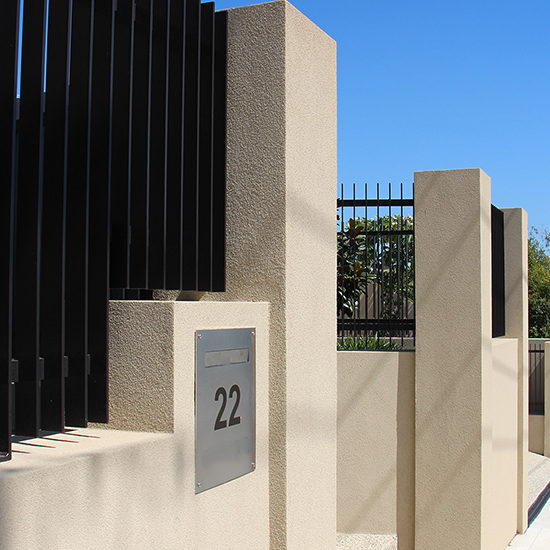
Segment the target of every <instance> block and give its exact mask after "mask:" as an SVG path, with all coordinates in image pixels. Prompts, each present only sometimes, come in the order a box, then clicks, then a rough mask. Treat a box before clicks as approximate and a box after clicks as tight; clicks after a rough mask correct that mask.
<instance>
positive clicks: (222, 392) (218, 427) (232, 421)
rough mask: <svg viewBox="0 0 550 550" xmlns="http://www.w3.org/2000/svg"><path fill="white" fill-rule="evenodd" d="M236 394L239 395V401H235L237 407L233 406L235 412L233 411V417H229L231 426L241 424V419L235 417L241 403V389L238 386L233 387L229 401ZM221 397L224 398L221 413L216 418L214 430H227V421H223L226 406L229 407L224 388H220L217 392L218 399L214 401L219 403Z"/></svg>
mask: <svg viewBox="0 0 550 550" xmlns="http://www.w3.org/2000/svg"><path fill="white" fill-rule="evenodd" d="M235 393H236V394H237V399H236V400H235V405H233V410H232V411H231V416H230V417H229V426H235V424H240V423H241V417H240V416H235V413H236V412H237V409H238V408H239V403H240V401H241V388H239V386H237V384H234V385H233V386H231V389H230V390H229V399H231V398H232V397H233V394H235ZM220 396H221V398H222V405H221V407H220V411H219V412H218V416H217V417H216V423H215V424H214V430H221V429H223V428H227V420H222V416H223V413H224V411H225V406H226V405H227V391H226V390H225V388H224V387H221V388H218V389H217V390H216V398H215V399H214V401H219V399H220Z"/></svg>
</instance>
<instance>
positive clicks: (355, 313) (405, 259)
mask: <svg viewBox="0 0 550 550" xmlns="http://www.w3.org/2000/svg"><path fill="white" fill-rule="evenodd" d="M372 188H374V190H375V196H374V197H369V189H372ZM361 191H362V194H363V197H362V198H359V197H358V196H357V193H358V188H357V186H356V185H353V188H352V197H351V198H345V197H344V187H343V186H342V188H341V195H340V198H339V199H338V202H337V206H338V218H339V221H338V297H337V302H338V323H337V326H338V337H339V339H340V341H341V342H343V341H344V340H348V339H351V340H353V341H355V342H358V341H359V340H363V343H366V342H365V340H372V341H373V342H372V343H373V344H374V341H375V342H376V343H375V345H374V347H384V345H383V344H384V343H388V344H389V346H390V347H393V346H394V345H398V346H400V347H404V346H405V342H408V345H409V347H411V345H412V346H414V336H415V321H414V216H413V207H414V200H413V197H412V196H409V197H405V196H404V187H403V184H401V185H400V186H399V191H398V197H395V196H393V195H392V185H391V184H388V187H387V193H385V195H386V196H384V197H382V196H381V186H380V184H377V185H376V186H370V187H369V186H368V185H364V186H363V187H362V189H361ZM381 342H382V344H381Z"/></svg>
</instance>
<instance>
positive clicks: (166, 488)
mask: <svg viewBox="0 0 550 550" xmlns="http://www.w3.org/2000/svg"><path fill="white" fill-rule="evenodd" d="M114 306H115V307H114V308H113V309H114V310H115V311H116V312H117V313H116V315H114V314H113V309H112V310H111V322H112V326H113V329H114V330H113V331H112V332H111V337H110V338H111V340H110V344H111V352H112V353H113V354H117V353H118V354H119V355H118V357H121V355H120V353H121V350H122V349H124V350H125V352H124V353H126V354H127V355H126V356H127V363H126V364H125V363H124V362H122V361H120V362H118V363H116V364H114V365H112V367H111V368H112V369H114V370H115V372H113V375H114V376H113V378H112V379H111V391H113V390H114V388H113V384H117V383H118V382H119V381H121V380H123V384H124V386H125V387H126V388H128V390H129V397H128V400H127V401H126V404H127V405H128V406H129V407H130V408H131V409H133V408H134V407H136V408H138V403H133V402H132V401H133V399H136V400H137V401H139V402H141V397H140V395H141V389H140V386H141V385H142V384H143V378H141V377H140V376H130V371H131V369H132V364H133V361H134V359H135V358H136V357H138V356H139V361H140V365H141V368H142V369H143V374H145V375H146V376H145V378H146V379H147V378H148V376H149V375H150V373H148V371H153V370H155V368H156V366H157V365H158V364H159V361H160V357H161V356H162V357H163V359H162V360H163V361H164V360H166V361H167V359H166V356H165V355H164V351H162V350H160V349H159V345H158V344H159V342H165V341H170V342H171V343H170V346H169V347H171V349H172V354H171V357H172V359H171V361H170V362H169V363H167V364H166V366H165V368H166V370H170V371H171V372H172V377H173V380H174V385H173V387H174V392H173V397H174V400H173V408H174V415H173V418H174V429H175V433H174V434H143V433H129V432H121V431H114V430H78V433H80V434H82V435H83V437H77V436H73V435H70V434H63V435H62V436H55V439H54V441H53V442H52V443H51V444H50V443H47V442H46V441H45V440H44V439H42V440H39V441H30V442H28V443H29V444H30V445H34V444H35V443H38V444H39V445H45V446H44V447H34V446H33V447H32V453H30V454H19V453H16V455H15V456H14V460H13V461H12V462H9V463H6V464H3V465H2V467H1V468H0V509H1V511H2V512H1V515H0V548H2V549H6V550H35V549H36V548H55V549H56V550H65V549H67V550H72V549H75V548H78V549H90V550H95V549H97V548H102V549H108V550H111V549H112V550H120V549H121V548H136V549H137V548H139V549H141V548H144V549H145V548H162V549H163V550H164V549H167V550H168V549H174V550H181V549H182V548H185V549H186V550H187V549H189V550H205V549H215V550H236V549H239V550H240V549H248V550H258V549H262V550H267V548H269V480H268V475H269V463H268V363H269V347H268V346H269V327H268V315H269V306H268V304H265V303H263V304H262V303H256V304H243V303H230V304H227V303H183V302H172V303H162V302H157V303H151V302H149V303H147V302H145V303H144V302H125V303H124V304H114ZM124 310H126V313H124ZM170 312H171V315H169V313H170ZM160 318H164V319H165V320H166V322H162V323H161V322H158V320H159V319H160ZM152 319H153V320H155V319H157V321H154V323H155V331H152V330H149V327H150V323H151V320H152ZM242 327H256V391H257V395H256V397H257V400H256V422H257V426H256V442H257V448H256V452H257V455H256V470H255V471H254V472H253V473H251V474H247V475H245V476H243V477H241V478H239V479H236V480H233V481H231V482H229V483H226V484H224V485H221V486H219V487H216V488H214V489H211V490H209V491H206V492H204V493H201V494H199V495H195V477H194V441H195V439H194V438H195V431H194V416H195V415H194V368H195V357H194V355H195V353H194V350H195V345H194V334H195V331H196V330H198V329H211V328H242ZM116 371H123V372H116ZM158 396H159V398H160V394H158ZM149 404H153V406H156V404H155V403H154V400H153V401H152V402H147V405H149ZM141 405H142V406H144V403H143V402H141ZM143 408H145V406H144V407H143ZM123 417H124V415H120V416H119V418H123ZM132 422H133V420H132ZM60 439H63V440H68V441H66V442H61V441H60ZM20 450H22V451H28V450H29V447H28V446H26V447H25V446H23V445H21V446H20Z"/></svg>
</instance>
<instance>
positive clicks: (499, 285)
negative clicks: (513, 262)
mask: <svg viewBox="0 0 550 550" xmlns="http://www.w3.org/2000/svg"><path fill="white" fill-rule="evenodd" d="M491 248H492V272H493V338H496V337H498V336H504V334H505V332H506V327H505V299H506V297H505V287H504V213H503V212H502V211H501V210H499V209H498V208H496V207H495V206H493V205H491Z"/></svg>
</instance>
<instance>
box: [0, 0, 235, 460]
mask: <svg viewBox="0 0 550 550" xmlns="http://www.w3.org/2000/svg"><path fill="white" fill-rule="evenodd" d="M0 28H1V30H2V38H1V40H2V41H3V42H2V48H0V60H1V67H2V70H3V76H4V78H3V80H2V83H1V84H0V90H1V98H2V116H1V118H0V131H1V132H2V133H3V143H4V147H3V148H2V150H1V152H0V155H2V160H3V162H2V167H3V174H4V185H3V186H2V200H1V202H0V205H1V206H0V208H2V214H3V215H2V217H1V220H2V221H1V223H2V228H1V230H0V234H1V238H2V241H3V242H2V244H3V245H4V246H2V250H3V253H2V254H3V262H2V266H3V267H2V271H1V273H2V275H1V278H0V285H1V286H0V288H1V291H2V293H3V297H2V300H0V316H1V322H0V336H1V342H2V343H1V367H0V461H1V460H9V459H10V458H11V453H12V450H11V438H12V435H13V434H17V435H23V436H32V437H36V436H39V435H40V431H41V430H47V431H62V430H63V429H64V428H65V426H75V427H85V426H86V425H87V423H88V421H93V422H107V421H108V301H109V299H139V300H147V299H152V297H153V291H154V290H156V289H172V290H181V291H184V290H185V291H199V290H200V291H223V290H224V289H225V121H226V115H225V102H226V89H225V88H226V57H227V55H226V44H227V38H226V17H225V14H224V13H223V12H221V13H215V11H214V4H213V3H208V4H204V5H201V3H200V0H56V1H53V0H25V2H24V3H22V2H20V1H13V2H8V3H7V4H6V6H5V7H4V12H3V16H2V20H1V23H0ZM19 83H20V84H19Z"/></svg>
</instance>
